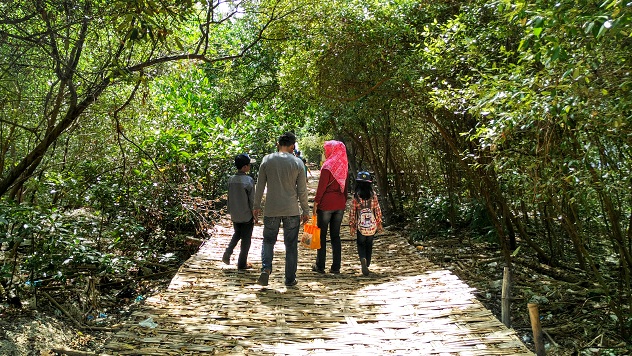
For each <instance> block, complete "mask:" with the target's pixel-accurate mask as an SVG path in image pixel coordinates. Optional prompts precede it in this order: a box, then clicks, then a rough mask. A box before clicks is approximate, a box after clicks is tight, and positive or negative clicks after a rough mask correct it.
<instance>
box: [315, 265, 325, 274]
mask: <svg viewBox="0 0 632 356" xmlns="http://www.w3.org/2000/svg"><path fill="white" fill-rule="evenodd" d="M312 271H314V272H316V273H320V274H324V273H325V270H324V269H320V268H318V266H316V265H312Z"/></svg>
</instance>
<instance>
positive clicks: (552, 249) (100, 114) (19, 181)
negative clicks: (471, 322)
mask: <svg viewBox="0 0 632 356" xmlns="http://www.w3.org/2000/svg"><path fill="white" fill-rule="evenodd" d="M171 3H173V4H172V5H170V4H167V2H155V1H150V0H136V1H127V0H125V1H123V0H117V1H110V2H101V1H97V0H93V1H91V0H74V1H62V2H57V1H45V0H38V1H29V2H26V1H8V2H4V3H2V4H0V10H2V11H1V12H0V13H1V14H2V15H0V56H2V58H3V60H2V61H0V83H1V85H0V195H1V196H2V201H1V202H2V211H1V212H0V241H1V242H2V244H3V249H4V250H5V255H6V256H5V257H4V259H3V260H2V261H3V265H2V270H1V271H2V278H3V284H4V285H5V287H8V289H9V290H11V289H16V288H18V287H16V286H17V285H19V284H20V283H19V282H23V281H19V280H16V278H18V279H19V278H23V279H25V278H26V277H19V276H24V275H31V276H30V277H28V278H30V279H33V278H35V279H37V278H40V277H42V276H50V275H54V274H57V275H59V274H60V273H61V274H63V273H62V271H63V268H61V267H60V266H63V265H64V263H66V264H67V263H68V259H71V260H72V261H81V263H83V262H86V261H87V260H89V261H93V262H94V263H97V264H98V265H99V266H100V268H101V269H102V270H105V269H107V268H115V267H116V266H118V264H117V263H119V260H116V258H117V256H118V255H117V253H118V252H117V251H123V250H127V251H129V249H128V246H130V245H135V244H139V245H142V246H145V247H144V248H148V249H154V248H155V249H157V248H159V247H160V248H165V247H164V246H165V245H166V241H169V239H168V238H165V234H167V235H168V234H170V233H172V234H175V233H177V232H182V231H189V232H193V233H197V234H198V236H206V234H207V232H208V227H209V226H210V225H211V224H212V223H213V221H214V219H215V217H217V216H218V214H221V212H220V209H221V207H222V202H221V199H222V196H223V194H224V193H225V191H224V190H225V180H226V178H227V177H228V175H229V174H230V172H231V170H232V167H231V157H233V156H234V155H235V154H237V153H240V152H249V153H251V154H252V155H254V156H255V157H256V158H260V157H262V156H263V155H264V154H266V153H268V152H271V151H272V150H273V149H274V139H275V137H276V136H277V135H278V134H279V133H281V132H283V131H286V130H293V131H296V132H297V133H298V134H299V137H300V138H301V145H302V147H303V148H304V150H305V152H304V153H305V154H306V155H307V156H308V159H309V160H310V161H311V162H314V163H316V162H318V161H319V160H320V157H319V152H318V147H319V145H320V144H321V142H322V140H323V139H324V138H326V137H335V138H337V139H341V140H344V141H345V142H346V143H347V146H348V148H349V153H350V157H352V159H351V162H350V164H351V168H352V171H358V170H361V169H362V170H365V169H366V170H371V171H372V172H373V173H374V175H375V178H376V182H377V187H378V189H379V191H380V193H381V196H382V199H383V204H384V206H385V210H386V211H387V215H388V217H389V220H390V222H391V223H399V222H402V223H405V224H406V225H408V226H409V227H411V236H412V238H413V239H422V240H423V239H430V238H434V237H435V236H437V235H439V234H440V233H445V232H448V233H450V234H457V235H459V236H466V235H468V234H469V235H470V236H474V237H477V238H482V239H487V240H489V241H493V242H495V243H496V246H497V248H498V252H499V254H500V255H501V256H502V257H503V259H504V263H505V264H506V265H507V266H511V265H512V264H513V263H531V261H537V263H540V264H541V265H545V266H549V267H554V268H556V269H557V270H558V271H561V272H560V273H561V274H562V275H566V276H568V277H567V278H568V280H571V281H574V282H577V283H583V284H585V285H587V286H588V287H589V288H591V293H593V294H594V296H595V298H597V299H598V300H599V301H600V302H602V304H603V305H607V307H606V308H605V309H606V310H607V312H606V313H605V314H604V315H605V316H604V319H607V320H615V321H616V324H617V333H618V335H619V337H621V338H623V339H624V340H629V337H630V335H631V332H632V311H631V310H630V304H631V301H632V300H631V298H632V294H631V292H632V291H631V288H632V285H631V280H630V274H631V271H632V199H631V197H632V175H631V172H632V157H631V156H630V152H632V150H631V148H630V145H631V143H632V141H631V138H632V131H630V130H631V128H632V96H631V94H630V93H631V92H632V75H631V73H630V70H631V69H632V63H631V61H632V57H631V56H630V55H629V54H630V53H631V52H632V51H631V50H632V48H631V47H632V24H631V21H632V5H631V4H630V3H629V2H626V1H621V0H605V1H603V2H593V1H567V0H563V1H558V2H550V1H541V0H538V1H518V2H516V1H508V0H496V1H482V0H477V1H452V0H441V1H434V2H419V1H412V0H391V1H371V0H352V1H347V0H345V1H338V0H336V1H328V2H320V1H310V0H301V1H282V0H276V1H275V0H270V1H244V2H242V3H240V4H239V5H238V6H237V4H236V3H233V2H226V3H224V4H221V2H206V1H203V2H198V3H193V2H192V1H174V2H171ZM220 10H221V11H220ZM253 174H256V167H255V169H254V170H253ZM25 241H29V243H28V244H25ZM88 241H89V242H88ZM20 246H23V248H19V247H20ZM25 246H27V247H25ZM140 249H141V250H142V248H140ZM167 249H168V248H167ZM19 254H22V256H23V257H24V258H25V260H26V262H25V264H21V263H20V262H18V261H19V259H17V258H16V257H17V255H19ZM114 260H116V263H114V262H113V261H114ZM121 263H122V262H121ZM126 263H127V262H126ZM571 276H572V277H571ZM607 320H604V322H606V321H607Z"/></svg>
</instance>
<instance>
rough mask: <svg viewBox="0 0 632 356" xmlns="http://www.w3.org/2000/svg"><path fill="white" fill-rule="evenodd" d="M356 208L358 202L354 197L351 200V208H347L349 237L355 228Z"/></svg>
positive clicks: (352, 234)
mask: <svg viewBox="0 0 632 356" xmlns="http://www.w3.org/2000/svg"><path fill="white" fill-rule="evenodd" d="M357 210H358V202H357V200H356V199H355V198H353V200H352V201H351V209H349V233H350V234H351V237H354V236H355V233H356V228H357V226H358V225H357V223H356V219H357Z"/></svg>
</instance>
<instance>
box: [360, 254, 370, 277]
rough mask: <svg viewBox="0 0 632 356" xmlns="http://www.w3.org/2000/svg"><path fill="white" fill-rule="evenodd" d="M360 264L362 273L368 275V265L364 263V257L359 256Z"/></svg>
mask: <svg viewBox="0 0 632 356" xmlns="http://www.w3.org/2000/svg"><path fill="white" fill-rule="evenodd" d="M360 264H361V265H362V275H364V276H368V275H369V266H367V264H366V258H361V259H360Z"/></svg>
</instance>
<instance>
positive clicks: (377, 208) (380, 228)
mask: <svg viewBox="0 0 632 356" xmlns="http://www.w3.org/2000/svg"><path fill="white" fill-rule="evenodd" d="M371 205H373V214H374V215H375V221H376V222H377V231H378V232H383V231H384V227H383V226H382V209H380V201H379V200H378V199H377V194H375V192H373V199H372V202H371Z"/></svg>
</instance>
